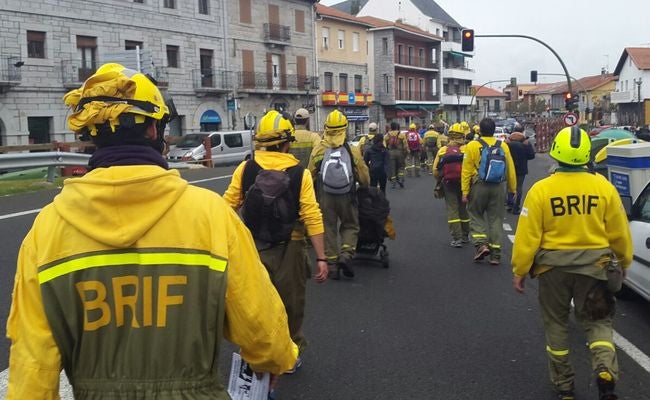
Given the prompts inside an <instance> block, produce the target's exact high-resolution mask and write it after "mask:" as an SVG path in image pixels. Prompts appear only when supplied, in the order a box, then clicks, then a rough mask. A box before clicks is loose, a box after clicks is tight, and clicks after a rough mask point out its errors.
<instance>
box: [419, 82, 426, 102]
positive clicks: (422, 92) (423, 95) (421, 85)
mask: <svg viewBox="0 0 650 400" xmlns="http://www.w3.org/2000/svg"><path fill="white" fill-rule="evenodd" d="M425 95H426V88H425V87H424V79H420V94H419V96H420V100H426V97H425Z"/></svg>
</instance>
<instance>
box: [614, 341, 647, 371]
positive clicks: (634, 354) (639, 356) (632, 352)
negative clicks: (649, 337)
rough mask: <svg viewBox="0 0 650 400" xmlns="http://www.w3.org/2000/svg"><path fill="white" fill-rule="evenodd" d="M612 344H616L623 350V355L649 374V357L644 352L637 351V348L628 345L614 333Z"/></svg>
mask: <svg viewBox="0 0 650 400" xmlns="http://www.w3.org/2000/svg"><path fill="white" fill-rule="evenodd" d="M614 343H616V345H617V346H618V347H619V348H620V349H621V350H623V352H624V353H625V354H627V355H628V356H630V358H631V359H633V360H634V361H636V363H637V364H639V365H640V366H641V368H643V369H645V370H646V371H647V372H648V373H650V357H648V356H647V355H646V354H645V353H644V352H642V351H641V350H639V348H638V347H636V346H635V345H633V344H632V343H630V342H629V341H628V340H627V339H625V338H624V337H623V336H621V335H620V334H619V333H618V332H616V331H614Z"/></svg>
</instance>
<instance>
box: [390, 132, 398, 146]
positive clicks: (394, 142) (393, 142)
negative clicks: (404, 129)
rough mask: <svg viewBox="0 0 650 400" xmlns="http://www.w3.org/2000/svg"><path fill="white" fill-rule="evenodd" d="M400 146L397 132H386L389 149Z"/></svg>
mask: <svg viewBox="0 0 650 400" xmlns="http://www.w3.org/2000/svg"><path fill="white" fill-rule="evenodd" d="M399 147H400V140H399V133H395V134H394V135H392V134H390V133H389V134H388V148H389V149H398V148H399Z"/></svg>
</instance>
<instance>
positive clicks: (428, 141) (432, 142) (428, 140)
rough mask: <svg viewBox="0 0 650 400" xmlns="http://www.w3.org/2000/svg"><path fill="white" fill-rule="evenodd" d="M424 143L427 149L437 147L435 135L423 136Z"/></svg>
mask: <svg viewBox="0 0 650 400" xmlns="http://www.w3.org/2000/svg"><path fill="white" fill-rule="evenodd" d="M424 145H425V146H427V147H428V148H429V149H433V148H435V147H438V137H437V136H428V137H425V138H424Z"/></svg>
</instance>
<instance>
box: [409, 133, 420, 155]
mask: <svg viewBox="0 0 650 400" xmlns="http://www.w3.org/2000/svg"><path fill="white" fill-rule="evenodd" d="M406 143H407V144H408V146H409V150H411V151H417V150H420V135H418V133H417V132H409V133H408V136H407V137H406Z"/></svg>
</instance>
